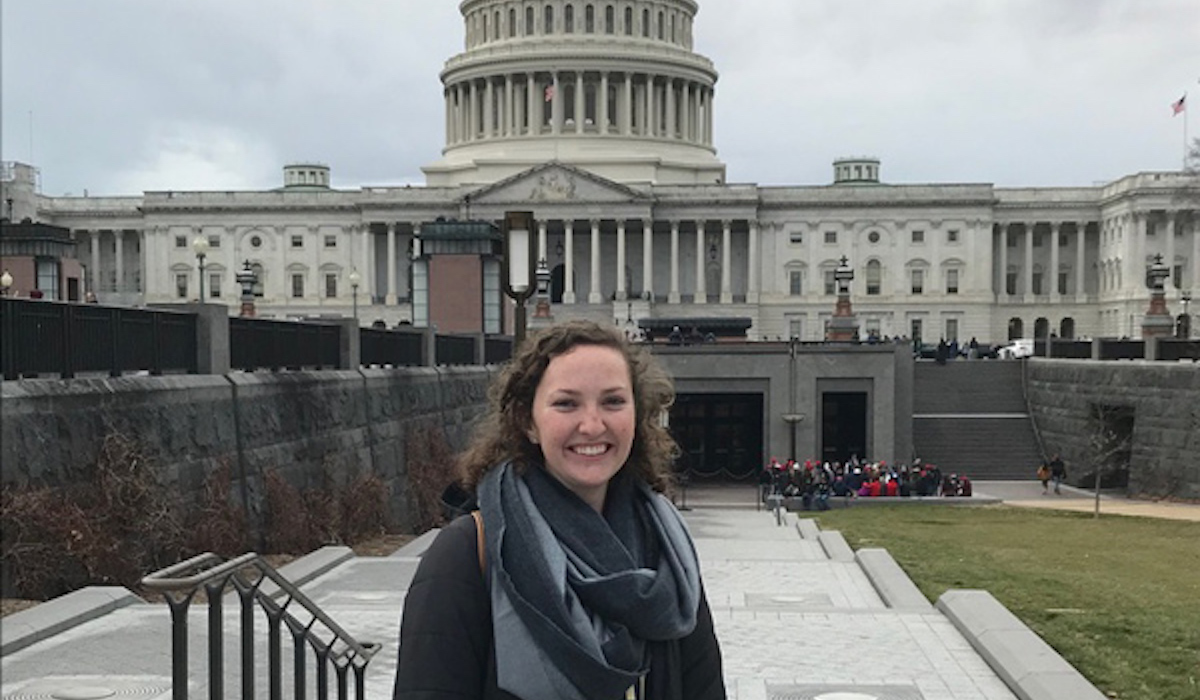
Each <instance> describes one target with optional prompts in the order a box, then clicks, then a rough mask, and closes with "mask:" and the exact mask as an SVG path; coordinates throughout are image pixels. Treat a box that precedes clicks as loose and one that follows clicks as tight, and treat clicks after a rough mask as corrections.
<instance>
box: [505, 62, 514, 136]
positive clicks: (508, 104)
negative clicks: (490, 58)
mask: <svg viewBox="0 0 1200 700" xmlns="http://www.w3.org/2000/svg"><path fill="white" fill-rule="evenodd" d="M515 110H516V103H515V102H514V100H513V77H512V74H508V75H505V76H504V135H505V136H512V135H513V124H514V123H516V121H517V120H516V113H515Z"/></svg>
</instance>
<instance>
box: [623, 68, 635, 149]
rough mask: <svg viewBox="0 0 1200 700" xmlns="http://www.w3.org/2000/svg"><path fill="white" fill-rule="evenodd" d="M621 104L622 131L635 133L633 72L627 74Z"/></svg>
mask: <svg viewBox="0 0 1200 700" xmlns="http://www.w3.org/2000/svg"><path fill="white" fill-rule="evenodd" d="M623 102H624V104H622V105H621V133H622V134H624V135H625V136H629V135H631V134H633V74H632V73H626V74H625V99H624V100H623Z"/></svg>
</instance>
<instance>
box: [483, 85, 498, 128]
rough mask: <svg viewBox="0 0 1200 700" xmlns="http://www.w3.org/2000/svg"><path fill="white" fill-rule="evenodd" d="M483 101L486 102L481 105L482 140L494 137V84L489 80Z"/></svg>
mask: <svg viewBox="0 0 1200 700" xmlns="http://www.w3.org/2000/svg"><path fill="white" fill-rule="evenodd" d="M484 99H485V100H487V102H485V103H484V105H483V138H485V139H490V138H492V137H493V136H495V135H496V83H495V81H494V80H492V79H491V78H488V80H487V90H486V91H485V92H484Z"/></svg>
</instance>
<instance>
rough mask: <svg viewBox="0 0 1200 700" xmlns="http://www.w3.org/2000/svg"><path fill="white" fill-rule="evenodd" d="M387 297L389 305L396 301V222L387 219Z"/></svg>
mask: <svg viewBox="0 0 1200 700" xmlns="http://www.w3.org/2000/svg"><path fill="white" fill-rule="evenodd" d="M387 256H388V257H387V285H388V288H387V297H386V301H385V302H384V303H386V304H387V305H388V306H391V305H393V304H395V303H396V300H397V296H396V223H395V222H394V221H389V222H388V225H387Z"/></svg>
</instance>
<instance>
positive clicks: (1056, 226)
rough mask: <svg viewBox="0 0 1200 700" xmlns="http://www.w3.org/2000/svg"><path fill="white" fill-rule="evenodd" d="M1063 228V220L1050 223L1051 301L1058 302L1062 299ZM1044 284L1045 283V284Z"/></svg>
mask: <svg viewBox="0 0 1200 700" xmlns="http://www.w3.org/2000/svg"><path fill="white" fill-rule="evenodd" d="M1061 230H1062V222H1061V221H1052V222H1051V223H1050V278H1049V282H1050V289H1049V294H1050V301H1052V302H1057V301H1059V300H1060V299H1061V297H1060V296H1059V293H1058V292H1059V290H1058V265H1059V262H1058V254H1059V253H1058V234H1059V231H1061ZM1043 286H1044V285H1043Z"/></svg>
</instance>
